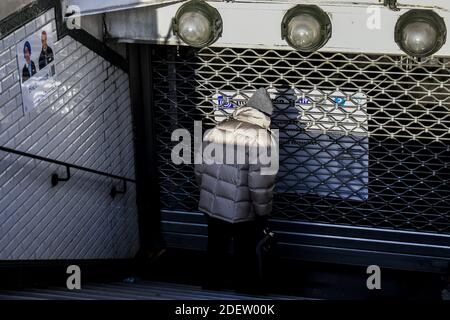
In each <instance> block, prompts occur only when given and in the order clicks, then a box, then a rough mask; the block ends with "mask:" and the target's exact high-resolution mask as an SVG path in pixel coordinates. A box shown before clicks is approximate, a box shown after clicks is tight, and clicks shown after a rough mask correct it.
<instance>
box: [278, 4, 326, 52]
mask: <svg viewBox="0 0 450 320" xmlns="http://www.w3.org/2000/svg"><path fill="white" fill-rule="evenodd" d="M331 34H332V25H331V20H330V17H329V16H328V14H327V13H326V12H325V11H323V10H322V9H321V8H320V7H318V6H316V5H306V4H299V5H296V6H295V7H293V8H291V9H289V10H288V11H287V12H286V14H285V15H284V17H283V20H282V22H281V39H286V42H287V43H288V44H289V45H290V46H291V47H293V48H294V49H296V50H299V51H302V52H314V51H317V50H319V49H320V48H322V47H323V46H324V45H325V44H326V43H327V42H328V40H329V39H330V38H331Z"/></svg>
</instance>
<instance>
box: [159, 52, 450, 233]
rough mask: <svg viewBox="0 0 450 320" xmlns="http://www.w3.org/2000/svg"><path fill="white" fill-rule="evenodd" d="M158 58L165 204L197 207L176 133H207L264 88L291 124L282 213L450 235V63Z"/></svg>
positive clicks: (285, 140) (235, 55)
mask: <svg viewBox="0 0 450 320" xmlns="http://www.w3.org/2000/svg"><path fill="white" fill-rule="evenodd" d="M152 63H153V80H154V81H153V82H154V88H153V92H154V105H155V117H156V129H157V130H156V131H157V133H158V134H157V148H158V157H159V172H160V177H159V179H160V185H161V205H162V207H163V208H164V209H171V210H187V211H197V205H198V187H197V186H196V184H195V179H194V174H193V166H192V165H175V164H173V163H172V162H171V160H170V159H171V157H170V154H171V149H172V147H173V146H174V145H175V144H176V142H172V141H171V134H172V131H173V130H174V129H177V128H186V129H188V130H190V131H191V132H193V128H194V120H202V121H203V129H204V130H206V129H207V128H209V127H211V126H213V125H214V123H216V122H217V121H218V120H222V119H224V118H225V117H227V116H229V114H230V112H229V111H230V110H229V108H230V107H235V106H238V105H240V104H242V103H243V102H245V100H246V99H247V98H248V96H249V95H251V93H252V92H253V91H254V90H255V88H258V87H265V88H269V92H270V93H271V95H272V97H273V99H274V101H275V113H274V117H273V124H272V127H273V128H279V129H280V171H279V175H278V178H277V188H276V194H275V201H274V209H273V215H274V216H277V217H284V218H290V219H300V220H309V221H314V222H324V223H334V224H349V225H357V226H371V227H384V228H397V229H404V230H416V231H431V232H440V233H449V232H450V221H449V208H450V198H449V194H450V192H449V191H450V190H449V186H448V180H449V176H450V170H449V160H450V150H449V149H450V147H449V146H450V144H449V141H450V113H449V105H450V83H449V81H450V72H449V69H448V64H449V61H448V60H445V59H443V58H434V59H430V60H427V61H421V62H418V61H411V60H409V59H407V58H406V57H404V56H391V55H368V54H341V53H312V54H304V53H300V52H296V51H282V50H280V51H278V50H255V49H231V48H205V49H200V50H197V49H192V48H187V47H179V48H177V47H171V46H155V47H153V61H152Z"/></svg>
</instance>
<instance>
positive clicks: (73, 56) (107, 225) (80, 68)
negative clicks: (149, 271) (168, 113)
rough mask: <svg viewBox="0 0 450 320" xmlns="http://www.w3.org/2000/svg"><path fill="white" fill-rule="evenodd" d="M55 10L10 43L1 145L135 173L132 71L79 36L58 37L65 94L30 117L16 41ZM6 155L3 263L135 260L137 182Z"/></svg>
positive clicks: (3, 44)
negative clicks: (120, 191) (114, 191)
mask: <svg viewBox="0 0 450 320" xmlns="http://www.w3.org/2000/svg"><path fill="white" fill-rule="evenodd" d="M47 24H51V25H52V28H53V30H54V36H53V38H54V39H57V36H56V25H55V16H54V10H50V11H48V12H46V13H45V14H43V15H41V16H39V17H37V18H36V19H35V20H34V21H32V22H30V23H28V24H27V25H25V26H23V27H21V28H20V29H18V30H17V31H15V32H13V33H11V34H9V35H6V36H5V37H3V38H2V39H0V146H5V147H9V148H14V149H17V150H21V151H25V152H29V153H33V154H37V155H40V156H44V157H49V158H52V159H57V160H61V161H66V162H69V163H73V164H76V165H80V166H83V167H88V168H92V169H96V170H100V171H106V172H109V173H112V174H116V175H121V176H127V177H130V178H134V151H133V139H132V126H131V110H130V97H129V86H128V76H127V74H126V73H124V72H123V71H121V70H120V69H118V68H116V67H114V66H112V65H111V64H110V63H108V62H107V61H106V60H104V59H103V58H102V57H100V56H98V55H96V54H95V53H94V52H92V51H90V50H89V49H87V48H86V47H83V45H81V44H80V43H78V42H76V41H75V40H73V39H72V38H70V37H69V36H66V37H64V38H62V39H59V40H58V42H56V43H55V48H54V52H55V60H56V71H57V77H58V78H57V79H58V81H60V82H61V84H60V86H59V89H58V90H57V92H55V93H54V94H52V95H51V96H50V97H49V98H48V99H46V100H45V101H43V102H42V103H41V104H40V105H39V106H38V107H37V108H36V109H34V110H32V111H31V112H28V113H24V111H23V108H22V96H21V89H20V83H19V71H18V68H17V59H16V44H17V43H19V42H20V41H21V40H22V39H23V38H24V37H26V36H28V35H30V34H32V33H34V32H36V31H38V29H39V28H40V27H42V26H44V25H47ZM54 172H59V173H60V174H61V175H62V176H64V175H65V168H64V167H60V166H56V165H52V164H48V163H45V162H41V161H37V160H33V159H30V158H25V157H21V156H16V155H12V154H7V153H5V152H1V151H0V260H21V259H103V258H129V257H133V256H134V255H135V253H136V252H137V250H138V246H139V242H138V238H139V235H138V224H137V209H136V192H135V185H134V184H132V183H131V184H128V192H127V193H126V194H125V195H118V196H117V197H116V199H115V200H113V199H112V198H111V197H110V195H109V192H110V190H111V187H112V186H113V185H117V186H118V187H119V188H121V187H122V184H121V183H120V182H119V181H115V180H113V179H111V178H105V177H101V176H98V175H95V174H91V173H86V172H82V171H77V170H72V178H71V179H70V180H69V181H68V182H61V183H60V184H59V185H58V186H56V187H52V186H51V181H50V177H51V174H52V173H54Z"/></svg>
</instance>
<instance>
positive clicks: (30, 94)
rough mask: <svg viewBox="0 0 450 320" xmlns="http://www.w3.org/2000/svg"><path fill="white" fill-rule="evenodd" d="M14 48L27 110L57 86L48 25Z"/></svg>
mask: <svg viewBox="0 0 450 320" xmlns="http://www.w3.org/2000/svg"><path fill="white" fill-rule="evenodd" d="M16 51H17V60H18V68H19V77H20V84H21V89H22V100H23V108H24V112H29V111H31V110H32V109H34V108H36V107H37V106H38V105H39V104H40V103H41V102H42V101H43V100H44V99H46V98H47V97H48V96H49V95H50V94H51V93H52V92H53V91H54V90H55V89H56V88H57V87H58V83H57V82H56V68H55V53H54V39H53V33H52V27H51V25H50V24H49V25H47V26H44V27H42V28H41V29H40V30H39V31H37V32H35V33H34V34H32V35H30V36H28V37H27V38H25V39H24V40H23V41H21V42H20V43H19V44H18V45H17V47H16Z"/></svg>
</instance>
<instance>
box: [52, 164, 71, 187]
mask: <svg viewBox="0 0 450 320" xmlns="http://www.w3.org/2000/svg"><path fill="white" fill-rule="evenodd" d="M69 179H70V166H66V177H65V178H60V177H59V175H58V174H57V173H54V174H52V187H56V186H57V185H58V184H59V182H60V181H69Z"/></svg>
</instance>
